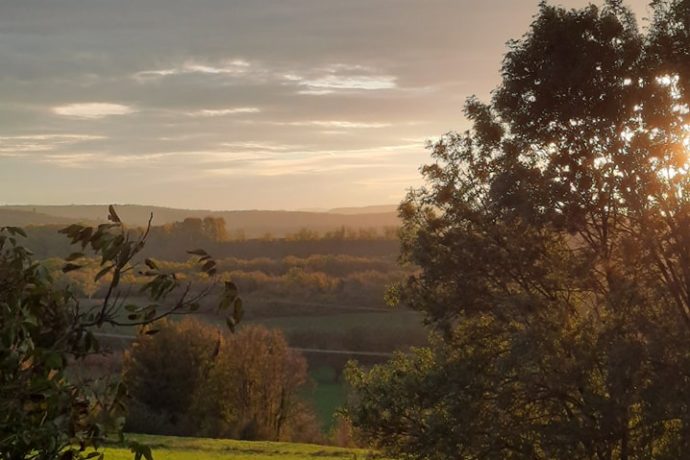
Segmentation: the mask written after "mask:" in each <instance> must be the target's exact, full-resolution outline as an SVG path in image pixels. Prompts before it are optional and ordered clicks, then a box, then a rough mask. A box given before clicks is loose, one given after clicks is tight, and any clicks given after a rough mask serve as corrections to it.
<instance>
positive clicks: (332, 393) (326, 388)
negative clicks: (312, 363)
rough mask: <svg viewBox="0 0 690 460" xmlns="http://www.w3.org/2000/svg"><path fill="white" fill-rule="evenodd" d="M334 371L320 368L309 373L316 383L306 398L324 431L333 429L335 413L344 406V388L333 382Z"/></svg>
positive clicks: (340, 384)
mask: <svg viewBox="0 0 690 460" xmlns="http://www.w3.org/2000/svg"><path fill="white" fill-rule="evenodd" d="M334 374H335V371H334V370H333V369H332V368H329V367H325V366H324V367H320V368H318V369H314V370H313V371H311V372H310V373H309V375H310V377H311V378H312V379H313V380H314V381H315V382H316V387H315V388H314V389H313V390H312V391H311V392H309V393H308V394H307V395H306V397H307V399H308V400H309V401H311V402H312V403H313V405H314V410H315V411H316V415H317V416H318V418H319V420H320V421H321V426H322V428H323V429H324V430H325V431H328V430H330V429H331V428H332V427H333V423H334V422H335V420H334V415H335V411H336V410H337V409H339V408H340V407H342V406H343V404H345V387H344V386H343V384H342V383H339V382H336V381H335V376H334Z"/></svg>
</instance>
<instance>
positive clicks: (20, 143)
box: [0, 134, 106, 156]
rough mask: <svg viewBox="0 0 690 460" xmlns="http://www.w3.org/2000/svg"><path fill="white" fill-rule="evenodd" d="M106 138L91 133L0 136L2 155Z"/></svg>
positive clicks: (33, 151)
mask: <svg viewBox="0 0 690 460" xmlns="http://www.w3.org/2000/svg"><path fill="white" fill-rule="evenodd" d="M103 139H106V137H105V136H97V135H89V134H29V135H18V136H0V156H25V155H27V154H31V153H39V152H50V151H53V150H55V149H58V148H60V147H63V146H66V145H73V144H77V143H80V142H88V141H96V140H103Z"/></svg>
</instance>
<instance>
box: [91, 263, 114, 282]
mask: <svg viewBox="0 0 690 460" xmlns="http://www.w3.org/2000/svg"><path fill="white" fill-rule="evenodd" d="M113 267H114V265H108V266H107V267H105V268H103V269H102V270H101V271H99V272H98V273H96V276H95V278H94V280H95V281H98V280H99V279H101V278H103V277H104V276H105V274H106V273H108V272H109V271H110V270H112V269H113Z"/></svg>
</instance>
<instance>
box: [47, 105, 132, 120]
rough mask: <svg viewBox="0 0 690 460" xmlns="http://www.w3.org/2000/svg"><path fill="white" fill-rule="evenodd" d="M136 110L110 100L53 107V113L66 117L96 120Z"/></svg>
mask: <svg viewBox="0 0 690 460" xmlns="http://www.w3.org/2000/svg"><path fill="white" fill-rule="evenodd" d="M134 112H136V110H134V108H132V107H130V106H127V105H122V104H111V103H108V102H85V103H76V104H67V105H60V106H57V107H53V113H55V114H57V115H61V116H64V117H73V118H82V119H87V120H95V119H98V118H104V117H108V116H111V115H129V114H131V113H134Z"/></svg>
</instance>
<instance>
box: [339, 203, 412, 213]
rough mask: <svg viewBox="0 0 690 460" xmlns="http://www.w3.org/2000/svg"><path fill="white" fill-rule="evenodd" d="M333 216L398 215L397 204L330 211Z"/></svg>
mask: <svg viewBox="0 0 690 460" xmlns="http://www.w3.org/2000/svg"><path fill="white" fill-rule="evenodd" d="M328 212H329V213H331V214H383V213H394V214H395V213H397V212H398V205H397V204H382V205H378V206H363V207H358V208H334V209H331V210H329V211H328Z"/></svg>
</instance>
